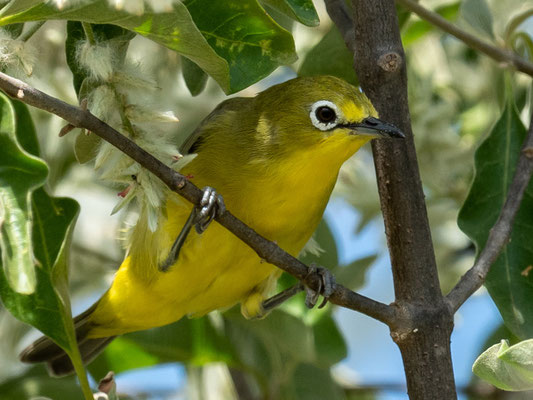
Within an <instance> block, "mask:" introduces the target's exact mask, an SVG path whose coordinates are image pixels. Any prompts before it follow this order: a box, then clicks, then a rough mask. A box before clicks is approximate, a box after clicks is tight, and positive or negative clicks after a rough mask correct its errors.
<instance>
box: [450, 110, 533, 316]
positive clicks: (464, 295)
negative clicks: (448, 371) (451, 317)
mask: <svg viewBox="0 0 533 400" xmlns="http://www.w3.org/2000/svg"><path fill="white" fill-rule="evenodd" d="M532 173H533V118H532V120H531V123H530V124H529V131H528V134H527V137H526V140H525V142H524V144H523V146H522V152H521V154H520V158H519V159H518V163H517V165H516V172H515V174H514V177H513V181H512V182H511V186H509V191H508V193H507V198H506V199H505V204H504V205H503V208H502V210H501V212H500V216H499V217H498V220H497V221H496V223H495V224H494V226H493V227H492V229H491V230H490V233H489V237H488V239H487V242H486V244H485V247H484V248H483V250H482V251H481V254H480V255H479V257H478V259H477V261H476V262H475V263H474V266H473V267H472V268H470V269H469V270H468V271H467V272H466V274H464V275H463V276H462V278H461V280H460V281H459V282H458V283H457V285H455V287H454V288H453V289H452V291H451V292H450V293H449V294H448V295H447V296H446V299H447V301H448V302H449V304H450V306H451V308H452V309H453V311H454V312H455V311H457V310H458V309H459V307H461V305H462V304H463V303H464V302H465V301H466V300H467V299H468V298H469V297H470V296H471V295H472V294H473V293H474V292H475V291H476V290H478V289H479V288H480V287H481V285H483V282H485V278H486V277H487V274H488V272H489V269H490V267H491V265H492V264H493V263H494V262H495V261H496V259H497V258H498V256H499V255H500V253H501V252H502V250H503V248H504V247H505V245H506V244H507V243H508V242H509V238H510V236H511V230H512V227H513V222H514V219H515V216H516V213H517V212H518V210H519V208H520V204H521V202H522V198H523V197H524V192H525V190H526V188H527V186H528V184H529V181H530V180H531V174H532Z"/></svg>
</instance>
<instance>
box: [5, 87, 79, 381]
mask: <svg viewBox="0 0 533 400" xmlns="http://www.w3.org/2000/svg"><path fill="white" fill-rule="evenodd" d="M0 108H1V110H0V112H1V115H2V119H1V123H0V128H1V129H0V130H1V137H2V141H5V143H3V144H4V145H3V146H0V148H1V149H5V148H9V147H11V150H12V151H13V152H12V153H11V154H10V155H9V156H4V155H2V160H3V161H6V160H7V161H9V160H17V159H19V158H20V154H23V155H24V156H25V157H27V158H29V159H30V160H31V161H33V164H32V163H27V164H20V165H17V164H12V165H16V166H17V169H16V171H13V172H12V175H15V176H16V175H17V174H22V173H25V174H26V175H28V176H27V177H26V176H23V177H22V178H21V177H20V176H19V178H20V179H26V180H27V181H30V180H32V179H33V177H32V174H31V173H29V172H31V171H30V168H34V169H36V170H39V169H41V170H42V171H43V172H41V173H42V174H44V176H46V172H47V169H46V165H45V164H44V163H43V162H42V161H40V160H39V159H38V158H36V157H35V156H37V155H38V152H39V147H38V144H37V138H36V136H35V128H34V126H33V123H32V121H31V117H30V115H29V113H28V110H27V108H26V106H25V105H23V104H21V103H18V102H13V103H11V101H10V100H9V99H8V98H7V97H5V96H4V95H0ZM15 112H16V114H15ZM14 121H16V122H14ZM8 128H9V129H8ZM8 137H10V138H11V139H12V140H11V141H7V138H8ZM17 139H18V142H17ZM13 143H14V144H16V146H13ZM21 145H23V146H24V149H23V148H22V147H21ZM30 153H31V154H33V156H31V157H33V158H31V157H30V155H29V154H30ZM35 160H37V161H38V162H37V163H35ZM5 165H7V167H6V166H5ZM42 165H44V168H43V167H42ZM10 167H11V165H10V164H9V163H6V164H4V166H3V171H6V170H9V168H10ZM7 181H8V180H7V178H5V177H3V179H2V182H7ZM39 183H41V184H42V179H40V180H39ZM16 184H17V183H16ZM16 184H15V189H16ZM34 186H37V185H34ZM6 187H8V186H6ZM2 190H4V188H2ZM24 199H25V200H27V201H29V205H28V207H31V208H30V209H29V210H28V213H27V215H28V218H27V220H26V221H25V223H26V226H27V228H26V229H28V230H29V233H30V235H31V236H30V239H29V241H28V243H31V247H32V249H33V255H32V257H34V258H35V262H36V263H37V265H38V267H37V268H35V269H34V271H35V275H36V276H35V277H36V279H35V282H36V286H35V290H34V291H32V292H31V293H30V294H22V293H19V292H17V291H16V290H14V288H12V287H11V286H10V285H9V275H8V274H7V272H5V268H4V267H5V265H3V268H2V272H1V273H0V296H1V298H2V301H3V303H4V306H5V307H6V308H7V309H8V310H9V311H10V312H11V313H12V314H13V315H14V316H15V317H16V318H18V319H20V320H21V321H23V322H26V323H28V324H30V325H33V326H34V327H36V328H37V329H39V330H41V331H42V332H43V333H44V334H46V335H47V336H49V337H51V338H52V339H53V340H54V341H55V342H56V343H57V344H58V345H59V346H61V347H62V348H63V349H65V351H66V352H67V353H68V354H69V355H70V356H71V357H72V358H73V361H74V362H75V363H79V362H80V361H79V353H78V348H77V345H76V339H75V334H74V326H73V323H72V318H71V315H70V301H69V296H68V270H67V260H68V249H69V245H70V239H71V234H72V229H73V227H74V223H75V220H76V217H77V215H78V211H79V207H78V204H77V203H76V202H75V201H74V200H72V199H67V198H52V197H50V196H48V195H47V194H46V192H45V191H44V189H43V188H38V189H36V190H33V192H32V193H31V194H26V196H25V198H24ZM2 200H4V199H2ZM30 210H31V212H30ZM3 212H4V215H6V214H8V213H7V212H6V210H4V211H3ZM9 212H12V211H11V210H10V211H9ZM4 225H5V224H4ZM6 230H7V229H6V228H5V227H4V226H3V227H2V234H3V235H4V234H5V232H6ZM10 245H11V244H10ZM1 250H2V264H4V262H5V260H6V259H9V256H10V254H9V253H10V252H12V248H11V247H6V248H4V247H2V249H1ZM28 251H29V250H28ZM6 253H7V254H6ZM32 267H33V266H32ZM78 365H79V364H78ZM80 379H83V376H81V377H80Z"/></svg>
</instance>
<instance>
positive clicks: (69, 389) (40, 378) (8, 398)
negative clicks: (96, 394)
mask: <svg viewBox="0 0 533 400" xmlns="http://www.w3.org/2000/svg"><path fill="white" fill-rule="evenodd" d="M38 398H39V399H42V400H44V399H45V398H49V399H69V400H83V395H82V393H81V392H80V387H79V386H78V384H77V383H76V378H75V377H74V376H69V377H65V378H61V379H52V378H50V375H48V372H47V371H46V369H45V367H44V365H39V366H35V367H32V368H30V369H28V370H27V371H25V372H24V373H23V374H22V375H19V376H17V377H13V378H10V379H7V380H5V381H3V382H2V383H0V400H14V399H38Z"/></svg>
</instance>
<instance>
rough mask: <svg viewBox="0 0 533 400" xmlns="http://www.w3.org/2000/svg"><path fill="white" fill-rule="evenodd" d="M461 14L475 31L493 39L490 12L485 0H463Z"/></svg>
mask: <svg viewBox="0 0 533 400" xmlns="http://www.w3.org/2000/svg"><path fill="white" fill-rule="evenodd" d="M461 16H462V17H463V19H464V20H465V21H466V22H467V23H468V24H469V25H470V26H471V27H472V28H474V29H475V30H476V31H478V32H479V33H481V34H484V35H486V36H488V37H489V38H490V39H494V30H493V27H492V13H491V11H490V8H489V5H488V4H487V1H486V0H464V1H463V2H462V3H461Z"/></svg>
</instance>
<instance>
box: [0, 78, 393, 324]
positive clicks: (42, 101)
mask: <svg viewBox="0 0 533 400" xmlns="http://www.w3.org/2000/svg"><path fill="white" fill-rule="evenodd" d="M0 89H1V90H3V91H4V92H5V93H7V94H8V95H9V96H11V97H13V98H15V99H17V100H20V101H22V102H24V103H26V104H29V105H31V106H34V107H37V108H40V109H42V110H45V111H48V112H50V113H53V114H55V115H57V116H59V117H61V118H63V119H64V120H66V121H67V122H69V123H70V124H71V125H73V126H75V127H78V128H84V129H87V130H88V131H90V132H93V133H94V134H96V135H98V136H100V137H101V138H102V139H104V140H106V141H107V142H109V143H111V144H112V145H113V146H115V147H117V148H118V149H120V150H121V151H122V152H124V153H125V154H127V155H128V156H130V157H131V158H132V159H133V160H135V161H136V162H138V163H139V164H140V165H142V166H143V167H144V168H146V169H147V170H149V171H150V172H152V173H153V174H154V175H155V176H156V177H158V178H159V179H161V180H162V181H163V182H164V183H165V184H166V185H167V186H168V187H169V188H170V189H171V190H173V191H174V192H176V193H177V194H179V195H180V196H182V197H184V198H185V199H186V200H188V201H190V202H191V203H193V204H196V205H199V204H200V200H201V198H202V191H201V190H200V189H198V188H197V187H196V186H195V185H194V184H192V183H191V182H190V181H189V180H187V178H185V177H184V176H183V175H181V174H180V173H178V172H176V171H174V170H173V169H171V168H170V167H168V166H166V165H165V164H163V163H162V162H161V161H159V160H158V159H156V158H155V157H153V156H152V155H151V154H149V153H147V152H146V151H145V150H143V149H142V148H140V147H139V146H137V145H136V144H135V143H134V142H133V141H131V140H130V139H128V138H126V137H125V136H123V135H122V134H121V133H119V132H118V131H116V130H115V129H113V128H112V127H111V126H109V125H107V124H106V123H105V122H103V121H101V120H100V119H98V118H96V117H95V116H94V115H92V114H91V113H90V111H88V110H83V109H81V108H79V107H74V106H72V105H70V104H67V103H65V102H63V101H61V100H59V99H56V98H54V97H51V96H49V95H47V94H45V93H43V92H41V91H39V90H37V89H35V88H33V87H31V86H29V85H27V84H26V83H24V82H22V81H20V80H18V79H15V78H12V77H10V76H8V75H6V74H4V73H1V72H0ZM216 221H217V222H218V223H220V224H221V225H222V226H224V227H225V228H226V229H228V230H229V231H230V232H232V233H233V234H234V235H235V236H237V237H238V238H239V239H241V240H242V241H243V242H244V243H246V244H247V245H248V246H250V247H251V248H252V249H253V250H254V251H255V252H256V253H257V254H258V255H259V257H261V258H262V259H264V260H265V261H267V262H269V263H270V264H274V265H276V266H277V267H279V268H281V269H283V270H284V271H286V272H288V273H289V274H291V275H293V276H294V277H296V278H297V279H299V280H300V281H301V282H303V283H304V284H305V285H307V286H308V287H310V288H312V289H314V290H318V289H319V280H320V279H321V278H320V276H319V275H318V274H309V269H308V267H307V266H306V265H305V264H303V263H302V262H301V261H299V260H298V259H297V258H295V257H293V256H291V255H290V254H289V253H287V252H285V251H284V250H283V249H281V248H280V247H279V246H278V245H277V244H276V243H274V242H271V241H269V240H267V239H265V238H264V237H262V236H261V235H259V234H258V233H257V232H255V231H254V230H253V229H252V228H250V227H249V226H247V225H246V224H244V223H243V222H242V221H240V220H239V219H238V218H236V217H235V216H234V215H232V214H231V213H230V212H229V211H226V212H224V213H223V214H221V215H220V216H217V217H216ZM329 301H330V302H331V303H333V304H336V305H339V306H342V307H346V308H349V309H352V310H355V311H359V312H361V313H363V314H366V315H368V316H370V317H372V318H375V319H377V320H379V321H381V322H383V323H385V324H388V325H390V324H392V323H393V321H394V319H395V310H394V308H393V307H390V306H388V305H386V304H383V303H380V302H377V301H375V300H372V299H370V298H368V297H365V296H362V295H360V294H358V293H355V292H353V291H351V290H349V289H347V288H345V287H344V286H342V285H336V287H335V291H334V293H333V294H332V296H331V297H330V298H329Z"/></svg>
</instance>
